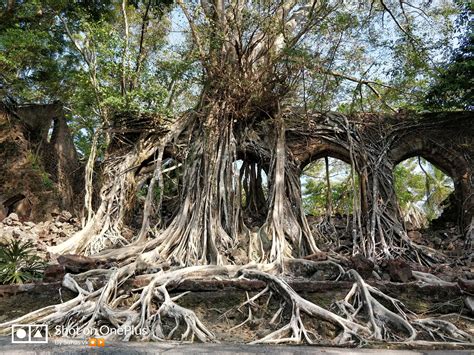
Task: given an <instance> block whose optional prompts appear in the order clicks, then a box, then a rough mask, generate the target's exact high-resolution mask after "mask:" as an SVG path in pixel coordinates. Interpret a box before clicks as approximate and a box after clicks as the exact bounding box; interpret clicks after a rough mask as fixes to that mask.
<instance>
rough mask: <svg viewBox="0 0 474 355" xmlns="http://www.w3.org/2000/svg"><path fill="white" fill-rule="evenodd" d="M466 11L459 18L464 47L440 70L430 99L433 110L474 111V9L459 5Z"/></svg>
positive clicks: (470, 4) (467, 3)
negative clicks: (473, 18)
mask: <svg viewBox="0 0 474 355" xmlns="http://www.w3.org/2000/svg"><path fill="white" fill-rule="evenodd" d="M458 3H459V6H460V7H461V9H462V11H461V13H460V15H459V18H458V26H459V28H460V29H459V32H460V35H461V38H460V39H459V41H460V45H459V47H458V48H456V49H455V50H453V51H452V55H451V59H450V61H449V62H448V63H446V64H445V65H444V67H442V68H441V69H440V74H439V75H438V76H437V78H436V80H435V82H434V84H433V85H432V87H431V88H430V90H429V92H428V94H427V96H426V106H427V108H429V109H438V110H439V109H442V110H447V109H449V110H455V109H460V110H473V109H474V93H473V87H474V27H472V16H473V15H474V5H473V3H472V2H470V1H458Z"/></svg>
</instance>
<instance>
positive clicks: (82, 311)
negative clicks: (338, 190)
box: [0, 93, 474, 344]
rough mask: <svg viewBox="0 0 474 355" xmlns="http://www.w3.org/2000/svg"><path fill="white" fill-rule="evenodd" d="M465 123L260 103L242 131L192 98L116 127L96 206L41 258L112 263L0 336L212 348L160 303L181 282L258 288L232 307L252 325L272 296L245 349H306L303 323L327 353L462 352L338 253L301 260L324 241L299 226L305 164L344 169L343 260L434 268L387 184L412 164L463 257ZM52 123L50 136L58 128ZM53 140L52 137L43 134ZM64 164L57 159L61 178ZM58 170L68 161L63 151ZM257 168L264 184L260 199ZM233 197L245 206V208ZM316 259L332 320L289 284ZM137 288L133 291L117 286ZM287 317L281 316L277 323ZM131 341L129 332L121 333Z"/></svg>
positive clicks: (464, 118) (173, 304)
mask: <svg viewBox="0 0 474 355" xmlns="http://www.w3.org/2000/svg"><path fill="white" fill-rule="evenodd" d="M213 95H214V96H212V95H210V97H217V96H216V94H215V93H214V94H213ZM203 100H204V101H205V100H206V99H203ZM4 111H5V113H4V115H6V116H8V117H9V122H11V121H15V120H17V122H28V119H29V118H28V117H29V116H27V115H24V116H21V114H20V112H16V113H15V114H14V113H12V112H6V111H8V110H7V109H4ZM51 115H52V114H51ZM473 116H474V115H473V113H469V112H462V113H458V112H449V113H438V114H425V115H415V114H411V113H403V112H400V113H399V114H395V115H391V116H388V115H387V116H384V115H376V114H359V115H353V116H345V115H342V114H336V113H325V114H322V113H314V114H311V113H307V112H304V111H302V110H300V109H297V108H291V107H289V108H280V107H278V108H275V107H273V108H272V107H270V108H268V110H266V111H264V112H263V110H262V111H261V112H258V111H256V112H253V111H251V112H245V115H243V116H242V117H243V118H242V120H236V119H234V117H233V115H232V111H231V110H230V111H229V110H228V108H227V107H226V100H225V99H223V100H222V101H219V100H217V101H210V100H209V101H205V103H204V104H203V107H202V108H201V110H200V111H197V112H194V111H191V112H187V113H185V114H184V115H182V116H181V117H180V118H179V119H177V120H176V121H175V122H172V123H167V122H165V121H164V120H162V119H160V118H155V117H143V116H137V117H133V116H130V117H123V118H120V117H118V118H117V119H116V120H115V121H114V124H113V126H112V127H110V132H113V135H112V136H111V142H110V145H109V149H108V151H107V154H106V159H105V161H104V162H103V164H102V165H101V170H102V171H103V175H102V178H101V183H100V186H99V184H98V183H97V186H96V189H97V190H98V191H99V196H100V198H99V200H98V201H97V203H96V208H95V209H94V211H95V212H94V213H93V214H91V215H90V218H88V219H87V220H86V221H85V225H84V227H83V228H82V230H80V231H78V232H77V233H75V234H74V235H73V236H72V237H71V238H69V239H67V240H65V241H64V242H62V243H60V244H59V245H57V246H54V247H50V248H49V252H51V253H53V254H67V253H72V254H85V255H89V256H90V257H91V258H92V259H95V260H97V262H98V263H99V262H105V261H107V262H113V263H114V265H115V267H113V268H109V269H102V268H101V269H92V270H89V271H86V272H83V273H79V274H75V275H72V274H66V276H65V277H64V280H63V286H65V287H67V288H69V289H71V290H73V291H74V292H76V293H77V296H76V297H75V298H74V299H72V300H70V301H67V302H64V303H61V304H58V305H55V306H48V307H45V308H42V309H39V310H37V311H34V312H32V313H29V314H27V315H25V316H23V317H21V318H18V319H15V320H12V321H8V322H5V323H3V324H0V331H1V332H2V333H6V332H8V331H9V330H10V325H11V324H14V323H35V322H38V323H48V324H61V325H66V326H68V327H77V328H78V329H80V330H81V332H82V333H80V334H79V335H81V334H85V333H86V330H90V329H94V328H97V327H98V326H100V324H102V323H104V322H105V323H108V324H112V325H113V326H114V327H117V328H122V329H134V330H135V334H137V333H138V332H137V331H138V330H146V332H144V333H143V334H147V335H146V336H145V335H144V336H142V337H140V339H141V340H158V341H161V340H166V339H168V338H171V337H172V336H173V335H174V334H175V333H176V332H180V331H182V337H181V339H183V340H193V339H194V338H197V339H199V340H200V341H203V342H204V341H215V336H214V335H213V334H212V333H211V332H210V331H209V330H208V329H207V328H206V325H205V324H203V323H202V322H201V321H200V320H199V319H198V317H197V316H196V314H195V313H194V312H192V311H191V310H189V309H186V308H183V307H182V306H180V305H179V297H180V296H179V295H178V296H171V295H170V294H169V292H168V286H169V285H170V284H176V283H179V282H180V281H182V280H184V279H196V280H200V279H219V280H235V279H246V280H260V281H263V282H264V283H265V285H266V288H265V289H264V290H262V291H260V292H259V293H257V294H256V295H254V296H252V297H249V299H248V300H247V301H246V302H245V303H244V304H242V305H240V306H239V308H245V307H248V309H249V317H251V314H252V313H251V308H252V305H253V304H254V303H255V301H256V300H257V299H260V298H261V297H263V296H264V295H267V294H273V295H278V297H280V298H281V299H282V303H281V309H280V310H278V311H277V313H276V314H275V315H274V316H273V318H272V321H275V322H277V320H278V318H280V320H279V323H281V324H280V327H279V328H278V329H277V330H276V331H274V332H272V333H270V334H268V335H266V336H264V337H263V338H261V339H255V341H254V342H256V343H259V342H260V343H282V342H296V343H299V342H307V343H310V344H313V343H318V342H320V341H321V337H320V335H319V334H317V333H316V331H315V330H314V329H311V327H310V326H308V323H307V320H308V318H316V319H320V320H323V321H325V322H329V323H331V324H333V325H334V326H336V327H337V329H338V334H337V336H336V337H335V338H333V339H329V341H331V342H333V343H337V344H362V343H365V342H368V341H381V340H383V341H403V342H407V343H410V342H413V341H415V340H417V339H420V338H419V336H420V334H423V337H426V336H427V337H428V338H429V339H430V340H432V341H445V342H461V343H470V342H472V340H473V339H472V335H471V334H468V333H467V332H465V331H463V330H461V329H459V328H457V327H456V326H455V325H454V324H452V323H450V322H448V321H446V320H442V319H435V318H423V317H422V316H418V315H416V314H413V313H411V312H409V311H408V310H407V309H406V307H405V306H404V305H403V304H402V303H401V302H400V301H398V300H397V299H395V298H393V297H390V296H389V295H387V294H385V293H383V292H382V291H380V290H379V289H377V288H376V287H374V286H371V285H370V284H369V283H368V282H367V281H366V280H364V279H363V278H362V277H361V275H360V274H359V273H358V272H357V271H355V270H353V269H350V268H349V269H347V267H345V265H346V264H345V263H344V260H345V259H346V257H345V256H343V255H339V254H337V253H335V252H329V253H328V256H327V260H324V261H310V260H304V259H303V258H304V257H306V256H308V255H312V254H317V253H319V252H320V249H319V247H318V245H319V241H321V240H322V239H323V238H324V237H325V236H324V235H323V232H322V231H316V233H314V232H313V231H312V230H311V228H310V226H309V224H308V222H307V220H306V216H305V215H304V212H303V209H302V202H301V186H300V181H299V176H300V174H301V171H302V169H303V168H304V167H305V166H306V165H307V164H309V163H310V162H311V161H313V160H316V159H319V158H321V157H325V156H333V157H336V158H339V159H341V160H343V161H345V162H347V163H349V164H351V166H352V167H353V179H352V184H353V185H352V188H353V189H354V190H355V191H358V193H357V194H354V206H355V208H354V213H353V215H352V216H351V218H352V239H353V250H352V253H353V254H354V255H356V254H361V255H363V256H364V257H365V258H367V259H369V260H371V261H373V262H375V263H377V262H380V261H382V260H384V259H392V258H404V259H407V260H409V261H412V262H417V263H420V264H422V265H426V266H432V265H435V264H436V263H439V262H446V261H447V257H446V256H445V255H443V254H442V253H441V252H439V251H437V250H433V249H430V248H428V247H425V246H420V245H417V244H416V243H414V242H412V241H411V240H410V239H409V238H408V236H407V232H406V230H405V227H404V224H403V222H402V219H401V216H400V213H399V210H398V206H397V201H396V197H395V192H394V187H393V175H392V171H393V168H394V166H395V165H396V164H397V163H399V162H400V161H402V160H404V159H406V158H409V157H413V156H418V155H419V156H423V157H424V158H426V159H427V160H429V161H430V162H432V163H434V164H436V165H437V166H438V167H439V168H440V169H441V170H443V171H444V172H445V173H447V174H448V175H450V176H451V177H452V178H453V180H454V184H455V199H456V209H457V211H458V216H459V220H458V221H457V222H458V224H459V226H460V227H461V229H462V230H463V231H465V244H466V249H465V251H466V255H467V254H469V253H471V251H472V249H471V248H472V231H473V230H474V228H473V223H474V220H473V215H474V191H473V180H472V179H473V174H472V173H473V161H472V159H473V157H474V151H473V149H474V138H473V135H472V132H474V120H473V118H474V117H473ZM51 117H53V116H51ZM249 117H251V118H252V119H250V118H249ZM268 117H271V118H270V119H269V118H268ZM55 119H58V118H55ZM46 121H47V120H46ZM45 124H46V125H47V124H49V123H45ZM54 127H55V128H54V129H56V131H57V132H61V128H60V127H61V125H59V124H58V125H57V128H56V125H55V126H54ZM64 129H65V128H64ZM40 131H41V130H38V132H40ZM20 132H25V130H23V131H21V130H20ZM62 132H63V136H62V137H63V138H62V145H63V146H66V147H68V144H70V143H65V142H70V140H69V138H68V137H67V134H65V133H64V132H67V131H64V130H63V131H62ZM23 134H25V133H23ZM58 134H59V133H58ZM57 136H58V135H55V133H54V130H53V137H57ZM53 137H51V138H50V143H49V144H53V146H54V147H57V146H58V144H60V143H57V141H54V140H53ZM26 139H27V138H26ZM38 139H39V141H36V142H35V144H36V146H37V147H39V148H38V150H39V151H41V149H44V148H41V146H42V144H44V139H45V136H44V135H41V137H38ZM55 139H56V138H55ZM54 149H56V148H54ZM54 149H53V150H52V151H53V152H54V151H55V150H54ZM57 151H61V149H58V150H57ZM66 152H67V149H66ZM61 159H62V158H61V155H58V156H57V162H58V166H60V165H61ZM237 160H242V162H243V163H242V165H241V168H240V171H239V172H235V171H234V162H235V161H237ZM65 161H66V162H68V164H73V165H74V166H79V165H80V163H79V162H78V161H77V156H76V155H74V154H72V152H70V154H69V156H68V158H67V159H66V160H65ZM165 163H166V164H165ZM76 164H77V165H76ZM170 166H171V167H170ZM68 169H69V168H68ZM68 169H67V170H68ZM81 169H83V168H81ZM169 169H180V171H181V176H180V189H179V193H178V195H177V196H176V197H175V201H174V203H175V206H176V207H175V208H174V209H172V212H171V215H170V216H167V217H166V216H164V215H163V214H162V211H163V208H164V207H167V206H166V204H168V203H170V202H169V201H165V200H163V197H162V196H161V195H160V197H159V198H158V199H157V198H155V197H156V196H155V195H154V191H155V189H156V187H159V188H160V191H163V187H164V179H165V176H166V174H167V172H168V171H170V170H169ZM59 170H60V168H59V167H58V171H59ZM260 171H265V172H266V174H267V176H268V196H267V197H265V196H264V195H263V193H262V184H263V182H262V179H261V178H259V176H260V174H259V172H260ZM356 172H357V173H358V174H359V177H360V178H359V179H358V180H357V179H355V173H356ZM55 179H57V180H56V182H57V183H58V184H59V185H61V186H62V187H61V189H63V190H64V191H74V186H75V185H74V184H75V183H74V182H73V181H71V180H70V179H68V178H63V177H62V175H61V173H58V174H57V175H56V176H55ZM60 181H62V182H61V183H60ZM145 182H146V183H145ZM142 186H147V187H148V190H147V194H146V196H145V198H144V201H143V207H142V209H143V210H142V212H143V214H142V216H141V223H140V228H138V229H137V230H136V233H135V234H134V237H133V238H131V239H130V238H126V236H125V231H126V230H128V228H127V224H128V222H129V221H130V216H131V214H133V211H134V209H135V207H136V204H137V201H136V192H137V190H138V189H139V188H141V187H142ZM242 189H244V191H245V193H246V197H247V198H248V201H247V202H248V203H247V205H246V207H245V208H244V207H242V203H241V200H242V198H241V195H240V194H241V191H242ZM15 193H23V194H25V195H26V193H25V192H22V191H17V192H15ZM2 194H5V192H2ZM12 195H13V194H12ZM8 197H9V196H7V198H8ZM7 207H8V206H7ZM262 211H263V212H262ZM249 213H250V214H255V215H256V214H258V213H261V215H262V216H261V223H260V224H259V225H258V226H255V225H247V224H246V222H245V220H246V219H245V218H244V217H245V215H246V214H247V215H248V214H249ZM165 217H166V218H165ZM470 233H471V234H470ZM238 249H240V250H243V251H244V254H243V255H242V256H241V257H240V258H236V257H235V253H234V252H235V251H236V250H238ZM321 263H332V264H333V265H336V267H337V268H338V269H339V276H338V279H345V280H351V281H353V287H352V288H351V290H350V291H349V293H348V294H347V296H346V297H345V298H344V299H342V300H337V301H335V302H334V304H333V307H332V308H331V309H326V308H323V307H321V306H319V305H317V304H315V303H312V302H310V301H308V300H306V299H304V298H303V297H302V296H300V295H299V294H298V293H297V292H295V291H294V290H293V289H292V288H291V286H290V285H289V283H288V280H289V279H291V278H292V277H293V276H294V274H293V273H292V270H293V268H295V267H296V266H295V265H297V266H298V267H304V268H310V269H311V268H314V269H315V270H316V269H317V268H318V266H319V265H320V264H321ZM413 276H414V277H415V278H416V279H418V280H419V281H420V282H424V283H427V284H439V283H440V282H441V281H442V280H440V279H438V278H437V277H436V276H434V275H431V274H429V273H424V272H414V273H413ZM134 278H135V279H136V278H140V281H141V282H142V283H144V284H145V285H146V286H144V287H140V288H135V289H133V288H126V285H127V281H129V280H131V279H134ZM285 310H286V311H287V312H288V310H289V316H288V317H287V318H288V319H282V318H281V317H280V315H281V314H282V313H283V312H284V311H285ZM164 319H171V320H174V321H175V322H176V326H175V328H173V329H172V330H171V331H170V332H167V331H165V329H164V327H163V321H164ZM244 323H245V322H244ZM180 324H184V328H182V327H180V326H179V325H180ZM239 326H243V324H240V325H239ZM423 337H422V338H423ZM131 338H132V333H131V332H125V334H124V335H123V336H122V337H121V339H122V340H129V339H131Z"/></svg>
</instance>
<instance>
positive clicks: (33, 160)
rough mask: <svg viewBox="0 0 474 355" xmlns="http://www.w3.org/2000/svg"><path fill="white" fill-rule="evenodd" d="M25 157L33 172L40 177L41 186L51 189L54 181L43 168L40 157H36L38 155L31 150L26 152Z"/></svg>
mask: <svg viewBox="0 0 474 355" xmlns="http://www.w3.org/2000/svg"><path fill="white" fill-rule="evenodd" d="M26 159H27V160H28V162H29V163H30V166H31V168H32V169H34V170H35V172H36V173H37V174H38V175H39V176H40V177H41V182H42V183H43V186H44V187H45V188H46V189H48V190H51V189H52V188H53V187H54V182H53V180H51V178H50V176H49V174H48V173H47V172H46V170H45V169H44V167H43V164H42V162H41V159H40V158H39V157H38V155H37V154H34V153H32V152H28V153H27V155H26Z"/></svg>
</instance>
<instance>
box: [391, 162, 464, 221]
mask: <svg viewBox="0 0 474 355" xmlns="http://www.w3.org/2000/svg"><path fill="white" fill-rule="evenodd" d="M393 175H394V187H395V193H396V195H397V200H398V205H399V207H400V211H401V214H402V216H403V219H404V221H405V224H406V227H407V229H408V230H418V229H423V228H428V227H430V226H432V225H433V224H435V225H436V224H439V219H444V220H449V223H450V224H451V226H454V225H455V224H456V219H457V216H456V214H457V212H456V209H457V207H456V203H455V193H454V190H455V186H454V181H453V179H452V178H451V176H449V175H448V174H447V173H446V171H444V170H441V169H440V168H439V167H438V166H436V165H434V164H433V163H432V162H430V161H428V160H427V159H425V158H423V157H422V156H415V157H411V158H408V159H405V160H403V161H402V162H400V163H399V164H397V165H396V166H395V168H394V172H393ZM445 222H446V221H445ZM449 223H448V224H449ZM434 227H436V226H434Z"/></svg>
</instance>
